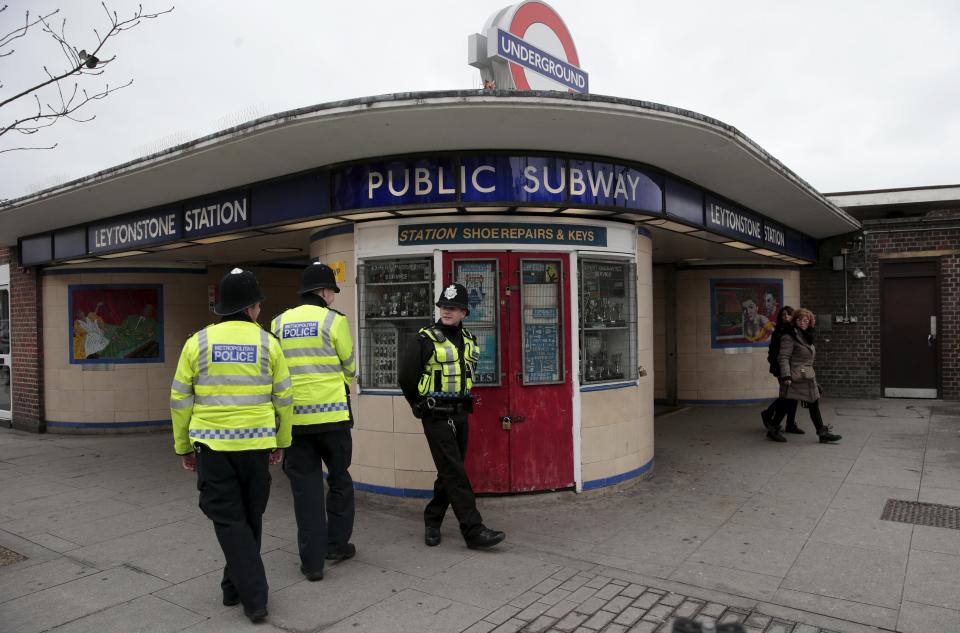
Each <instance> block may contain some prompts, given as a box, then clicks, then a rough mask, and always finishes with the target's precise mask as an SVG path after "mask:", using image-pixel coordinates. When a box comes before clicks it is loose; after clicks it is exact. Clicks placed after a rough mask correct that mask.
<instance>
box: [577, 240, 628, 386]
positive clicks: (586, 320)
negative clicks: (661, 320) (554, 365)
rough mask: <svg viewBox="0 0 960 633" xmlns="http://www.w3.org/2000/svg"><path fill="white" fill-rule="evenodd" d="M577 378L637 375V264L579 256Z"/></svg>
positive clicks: (596, 379)
mask: <svg viewBox="0 0 960 633" xmlns="http://www.w3.org/2000/svg"><path fill="white" fill-rule="evenodd" d="M579 279H580V287H579V289H578V290H579V292H578V295H579V308H580V310H579V312H580V323H579V325H580V382H581V384H590V383H603V382H613V381H618V380H633V379H635V378H636V377H637V300H636V279H637V275H636V265H635V264H633V263H631V262H626V261H613V260H591V259H581V260H580V274H579Z"/></svg>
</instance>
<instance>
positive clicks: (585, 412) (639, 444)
mask: <svg viewBox="0 0 960 633" xmlns="http://www.w3.org/2000/svg"><path fill="white" fill-rule="evenodd" d="M652 252H653V249H652V242H651V240H650V239H649V238H648V237H646V236H643V235H638V236H637V364H638V365H639V366H640V367H643V368H644V369H645V370H646V373H647V375H646V376H641V377H640V378H639V379H638V381H637V383H638V384H637V386H636V387H627V388H622V389H608V390H604V391H585V392H582V393H581V394H580V424H581V431H580V440H581V467H582V470H581V477H582V480H583V482H584V483H588V482H592V481H596V480H598V479H606V478H608V477H613V476H615V475H621V474H623V473H627V472H630V471H632V470H635V469H637V468H640V467H641V466H644V465H645V464H647V463H649V462H650V460H652V459H653V390H654V384H655V376H654V374H655V371H654V347H655V345H654V341H655V331H654V323H655V319H654V295H653V292H654V287H655V286H654V280H655V277H654V275H655V272H654V269H653V265H652V260H651V255H652Z"/></svg>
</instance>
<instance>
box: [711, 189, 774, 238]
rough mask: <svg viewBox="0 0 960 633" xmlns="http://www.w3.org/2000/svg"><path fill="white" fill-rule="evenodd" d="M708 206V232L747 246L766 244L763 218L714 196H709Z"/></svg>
mask: <svg viewBox="0 0 960 633" xmlns="http://www.w3.org/2000/svg"><path fill="white" fill-rule="evenodd" d="M706 204H707V207H706V214H705V217H706V226H707V230H709V231H713V232H714V233H719V234H721V235H727V236H729V237H731V238H733V239H734V240H737V241H741V242H746V243H747V244H755V245H757V246H763V245H764V244H765V238H764V226H763V224H764V223H763V218H762V217H760V216H759V215H756V214H753V213H751V212H749V211H746V210H744V209H741V208H740V207H737V206H734V205H732V204H729V203H726V202H722V201H720V200H718V199H716V198H714V197H712V196H707V200H706ZM781 248H782V247H781Z"/></svg>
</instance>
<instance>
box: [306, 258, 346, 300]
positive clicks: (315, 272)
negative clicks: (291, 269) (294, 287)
mask: <svg viewBox="0 0 960 633" xmlns="http://www.w3.org/2000/svg"><path fill="white" fill-rule="evenodd" d="M321 288H329V289H330V290H333V291H334V292H340V287H339V286H337V275H336V273H334V272H333V269H332V268H330V267H329V266H327V265H326V264H321V263H320V262H313V263H312V264H310V265H309V266H307V267H306V268H304V269H303V277H301V278H300V294H302V295H305V294H307V293H308V292H313V291H314V290H320V289H321Z"/></svg>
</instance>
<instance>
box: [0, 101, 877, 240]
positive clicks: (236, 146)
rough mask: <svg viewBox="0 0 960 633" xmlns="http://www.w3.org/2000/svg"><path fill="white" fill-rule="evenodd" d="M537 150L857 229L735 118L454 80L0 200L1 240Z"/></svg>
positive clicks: (790, 221) (825, 230)
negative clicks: (416, 159)
mask: <svg viewBox="0 0 960 633" xmlns="http://www.w3.org/2000/svg"><path fill="white" fill-rule="evenodd" d="M471 149H478V150H486V149H489V150H497V149H504V150H514V149H522V150H536V151H551V152H561V153H577V154H590V155H597V156H608V157H611V158H618V159H621V160H627V161H635V162H639V163H645V164H648V165H651V166H654V167H657V168H660V169H662V170H665V171H667V172H671V173H673V174H675V175H677V176H680V177H681V178H684V179H687V180H689V181H691V182H694V183H696V184H698V185H700V186H702V187H704V188H705V189H708V190H711V191H713V192H715V193H717V194H720V195H721V196H724V197H726V198H728V199H730V200H732V201H733V202H735V203H738V204H740V205H743V206H745V207H747V208H750V209H752V210H754V211H757V212H759V213H761V214H763V215H766V216H767V217H769V218H771V219H773V220H776V221H778V222H781V223H783V224H785V225H787V226H789V227H792V228H794V229H797V230H799V231H802V232H804V233H807V234H808V235H811V236H813V237H816V238H823V237H827V236H830V235H836V234H839V233H845V232H848V231H851V230H854V229H856V228H858V227H859V223H858V222H857V220H855V219H854V218H852V217H851V216H849V215H848V214H847V213H845V212H844V211H842V210H841V209H839V208H838V207H837V206H835V205H834V204H833V203H832V202H830V201H829V200H827V199H826V198H825V197H824V196H823V195H821V194H820V193H819V192H817V191H816V190H815V189H814V188H813V187H811V186H810V185H809V184H807V183H806V182H805V181H804V180H803V179H801V178H800V177H799V176H797V175H796V174H795V173H793V172H792V171H790V169H788V168H787V167H786V166H785V165H783V164H782V163H780V162H779V161H778V160H777V159H775V158H774V157H773V156H771V155H770V154H768V153H767V152H766V151H764V150H763V148H761V147H760V146H759V145H757V144H756V143H754V142H753V141H751V140H750V139H749V138H747V137H746V136H744V135H743V134H742V133H741V132H740V131H739V130H737V129H736V128H734V127H732V126H729V125H727V124H725V123H722V122H720V121H717V120H715V119H711V118H709V117H706V116H703V115H701V114H697V113H695V112H691V111H687V110H680V109H677V108H673V107H670V106H664V105H660V104H656V103H650V102H645V101H635V100H629V99H620V98H616V97H608V96H601V95H578V94H567V93H561V92H499V91H478V90H460V91H446V92H423V93H400V94H392V95H382V96H375V97H364V98H359V99H351V100H348V101H339V102H333V103H327V104H321V105H316V106H311V107H307V108H301V109H297V110H290V111H287V112H282V113H279V114H276V115H272V116H267V117H262V118H259V119H256V120H254V121H250V122H249V123H246V124H244V125H240V126H237V127H234V128H230V129H227V130H223V131H221V132H218V133H216V134H212V135H210V136H206V137H203V138H199V139H196V140H194V141H191V142H189V143H185V144H183V145H179V146H177V147H174V148H172V149H169V150H166V151H163V152H159V153H157V154H153V155H150V156H146V157H143V158H139V159H136V160H133V161H130V162H128V163H125V164H123V165H118V166H116V167H113V168H110V169H106V170H103V171H100V172H97V173H95V174H91V175H89V176H86V177H84V178H80V179H78V180H74V181H72V182H69V183H66V184H64V185H61V186H57V187H53V188H51V189H47V190H44V191H41V192H38V193H35V194H31V195H28V196H24V197H22V198H19V199H16V200H12V201H10V202H9V203H8V204H7V205H6V206H5V207H4V208H3V209H0V242H2V243H3V244H5V245H10V244H15V243H16V239H17V238H18V237H23V236H26V235H31V234H36V233H41V232H44V231H48V230H52V229H56V228H62V227H66V226H71V225H75V224H80V223H83V222H89V221H93V220H100V219H103V218H107V217H111V216H115V215H119V214H122V213H126V212H129V211H135V210H139V209H146V208H149V207H153V206H158V205H161V204H166V203H170V202H175V201H177V200H183V199H187V198H191V197H195V196H201V195H204V194H206V193H209V192H214V191H219V190H224V189H230V188H233V187H238V186H242V185H246V184H250V183H253V182H257V181H262V180H267V179H270V178H274V177H278V176H282V175H286V174H290V173H296V172H300V171H305V170H308V169H313V168H318V167H323V166H326V165H331V164H336V163H341V162H346V161H352V160H360V159H367V158H374V157H378V156H389V155H394V154H410V153H415V152H434V151H446V150H471Z"/></svg>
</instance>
